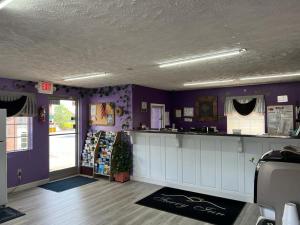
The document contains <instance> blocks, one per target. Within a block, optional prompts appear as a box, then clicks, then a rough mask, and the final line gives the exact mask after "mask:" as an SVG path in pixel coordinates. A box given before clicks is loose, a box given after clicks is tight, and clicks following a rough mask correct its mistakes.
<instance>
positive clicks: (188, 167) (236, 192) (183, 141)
mask: <svg viewBox="0 0 300 225" xmlns="http://www.w3.org/2000/svg"><path fill="white" fill-rule="evenodd" d="M131 135H133V137H132V140H133V176H132V179H133V180H139V181H143V182H148V183H153V184H160V185H165V186H170V187H174V188H181V189H186V190H192V191H198V192H200V193H204V194H210V195H215V196H221V197H225V198H226V197H227V198H231V199H236V200H241V201H248V202H253V190H254V176H255V168H256V164H257V162H258V160H259V159H260V157H261V156H262V154H264V153H265V152H267V151H269V150H270V149H272V148H274V149H280V148H282V147H284V146H287V145H295V146H300V140H297V139H280V138H259V137H258V138H256V137H243V138H239V137H226V136H225V137H224V136H211V135H184V134H176V135H175V134H162V133H157V134H153V133H139V132H132V133H131Z"/></svg>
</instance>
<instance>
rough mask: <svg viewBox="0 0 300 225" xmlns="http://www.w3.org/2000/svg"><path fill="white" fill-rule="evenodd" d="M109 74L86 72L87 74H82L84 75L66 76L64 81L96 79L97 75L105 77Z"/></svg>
mask: <svg viewBox="0 0 300 225" xmlns="http://www.w3.org/2000/svg"><path fill="white" fill-rule="evenodd" d="M107 75H109V73H86V74H82V75H74V76H69V77H65V78H64V81H74V80H85V79H94V78H97V77H105V76H107Z"/></svg>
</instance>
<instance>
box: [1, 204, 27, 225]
mask: <svg viewBox="0 0 300 225" xmlns="http://www.w3.org/2000/svg"><path fill="white" fill-rule="evenodd" d="M24 215H25V214H24V213H21V212H19V211H17V210H15V209H12V208H10V207H4V208H0V223H5V222H7V221H10V220H13V219H16V218H18V217H21V216H24Z"/></svg>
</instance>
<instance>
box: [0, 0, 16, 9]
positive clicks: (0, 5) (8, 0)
mask: <svg viewBox="0 0 300 225" xmlns="http://www.w3.org/2000/svg"><path fill="white" fill-rule="evenodd" d="M12 1H13V0H3V1H1V0H0V9H2V8H4V7H5V6H7V5H8V4H9V3H11V2H12Z"/></svg>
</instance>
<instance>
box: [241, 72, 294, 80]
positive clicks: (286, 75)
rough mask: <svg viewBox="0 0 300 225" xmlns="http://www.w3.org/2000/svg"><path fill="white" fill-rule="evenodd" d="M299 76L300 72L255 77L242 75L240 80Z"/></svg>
mask: <svg viewBox="0 0 300 225" xmlns="http://www.w3.org/2000/svg"><path fill="white" fill-rule="evenodd" d="M297 76H300V72H298V73H286V74H274V75H265V76H254V77H241V78H240V80H257V79H271V78H283V77H297Z"/></svg>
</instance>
